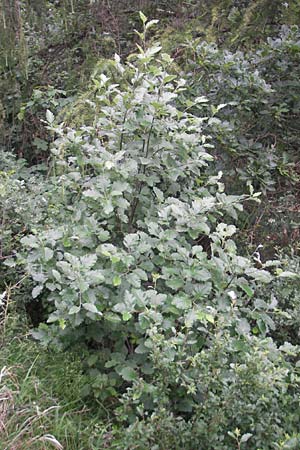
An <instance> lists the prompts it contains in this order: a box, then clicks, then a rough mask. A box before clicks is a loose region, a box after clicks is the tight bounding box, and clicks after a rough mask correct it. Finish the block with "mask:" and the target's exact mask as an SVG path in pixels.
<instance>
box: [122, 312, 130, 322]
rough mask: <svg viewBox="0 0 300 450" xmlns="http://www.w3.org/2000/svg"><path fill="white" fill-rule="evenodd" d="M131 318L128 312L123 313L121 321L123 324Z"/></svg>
mask: <svg viewBox="0 0 300 450" xmlns="http://www.w3.org/2000/svg"><path fill="white" fill-rule="evenodd" d="M131 317H132V314H131V313H130V312H128V311H125V312H124V313H123V314H122V319H123V320H124V322H127V321H128V320H130V319H131Z"/></svg>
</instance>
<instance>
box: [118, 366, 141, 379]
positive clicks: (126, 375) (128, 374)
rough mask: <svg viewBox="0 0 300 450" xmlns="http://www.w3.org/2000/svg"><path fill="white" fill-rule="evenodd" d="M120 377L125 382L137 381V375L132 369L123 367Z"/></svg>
mask: <svg viewBox="0 0 300 450" xmlns="http://www.w3.org/2000/svg"><path fill="white" fill-rule="evenodd" d="M120 375H121V377H122V378H123V380H125V381H134V380H136V379H137V373H136V371H135V370H134V369H133V368H132V367H124V368H123V369H122V370H121V372H120Z"/></svg>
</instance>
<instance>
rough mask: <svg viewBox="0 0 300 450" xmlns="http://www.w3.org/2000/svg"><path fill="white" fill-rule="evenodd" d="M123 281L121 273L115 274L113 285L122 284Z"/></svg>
mask: <svg viewBox="0 0 300 450" xmlns="http://www.w3.org/2000/svg"><path fill="white" fill-rule="evenodd" d="M121 283H122V279H121V277H120V276H119V275H115V276H114V277H113V285H114V286H120V284H121Z"/></svg>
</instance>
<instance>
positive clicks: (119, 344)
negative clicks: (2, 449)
mask: <svg viewBox="0 0 300 450" xmlns="http://www.w3.org/2000/svg"><path fill="white" fill-rule="evenodd" d="M45 3H47V4H48V2H45ZM89 3H90V4H89V8H93V7H94V4H96V3H97V2H89ZM146 3H147V2H146ZM157 3H159V2H157ZM161 3H163V2H161ZM173 3H174V5H173ZM173 3H172V6H169V7H170V9H171V10H172V8H173V7H174V8H175V9H174V10H176V8H179V6H178V4H177V3H178V2H173ZM192 3H193V5H192V4H191V5H190V9H189V8H188V7H186V8H187V10H188V11H192V12H191V14H192V15H193V17H194V18H195V17H196V16H195V9H194V8H195V5H196V4H197V2H192ZM204 3H205V2H204ZM225 3H226V2H224V5H225ZM236 3H237V4H236V5H235V6H234V5H231V9H230V11H231V12H230V14H231V16H230V17H229V19H228V20H229V21H231V22H232V23H235V24H237V23H240V26H241V24H242V23H244V22H245V21H246V22H247V20H250V19H249V17H252V18H253V17H254V13H255V11H256V7H257V5H256V6H255V7H252V8H251V7H249V5H248V3H247V2H246V3H247V5H244V6H241V5H240V3H243V2H236ZM244 3H245V2H244ZM258 3H266V5H265V7H266V10H265V9H264V13H265V12H266V11H268V8H267V6H268V2H267V1H266V2H258ZM76 4H77V6H78V8H79V9H78V11H80V14H79V15H78V16H77V17H76V20H75V16H74V17H73V16H72V17H73V18H72V20H74V23H73V22H70V23H71V24H70V27H71V29H73V26H74V28H76V24H77V23H78V22H77V20H79V18H80V17H82V18H83V19H84V23H86V24H89V26H91V23H92V20H93V18H92V16H91V15H90V14H91V10H90V9H89V8H88V12H87V13H85V10H84V8H85V6H86V5H85V2H84V1H82V2H81V3H80V2H78V3H75V1H74V3H72V5H73V6H72V5H71V7H72V8H75V6H76ZM43 5H44V4H43V3H41V5H40V8H41V11H42V9H43V8H44V6H43ZM46 6H47V5H46ZM48 6H49V5H48ZM156 6H157V8H158V9H159V5H156ZM160 6H162V5H160ZM6 7H7V5H6ZM81 7H82V9H80V8H81ZM95 7H96V6H95ZM244 7H245V8H246V10H247V12H248V14H250V16H249V17H248V19H247V18H246V17H243V16H241V12H240V11H242V10H243V9H240V8H244ZM53 8H54V9H53V11H52V12H51V14H53V21H54V22H55V21H56V20H58V18H61V16H59V15H57V16H55V13H56V12H57V10H56V8H59V5H56V6H55V7H53ZM164 8H165V5H163V10H164ZM214 8H215V10H214ZM214 8H212V16H213V17H214V14H216V11H218V8H217V7H216V6H214ZM224 8H225V6H224ZM145 9H147V8H145ZM5 11H6V9H5V8H4V12H5ZM46 11H47V9H46ZM280 11H281V9H276V11H275V13H276V14H279V15H280V14H281V12H280ZM110 12H111V11H110ZM131 13H132V12H131ZM275 13H274V14H275ZM49 14H50V11H49ZM73 14H75V10H74V11H73ZM21 16H22V15H20V17H21ZM221 17H222V16H221ZM281 17H282V15H281ZM139 18H140V20H141V23H142V31H140V32H136V33H135V34H136V35H137V39H138V42H139V43H138V44H137V47H136V48H137V50H136V52H131V53H130V54H129V56H127V58H121V57H120V56H119V55H118V54H115V56H114V57H113V58H112V59H108V58H106V59H102V60H100V62H99V63H98V64H97V65H96V66H95V70H94V71H93V73H92V77H91V81H90V83H89V86H88V88H85V90H84V91H82V92H80V93H78V92H76V91H73V92H70V90H69V88H68V83H61V84H60V86H57V87H55V88H54V87H53V86H50V87H48V88H46V87H45V86H44V87H41V86H38V85H35V86H34V89H33V90H31V89H29V91H31V92H30V94H29V96H28V97H27V98H26V99H25V98H24V100H26V101H24V102H23V103H22V105H21V104H19V107H18V113H17V117H18V120H19V125H18V126H17V128H15V129H11V130H10V131H9V133H12V134H9V136H10V137H9V139H10V140H11V141H10V142H12V141H13V142H15V144H14V145H16V147H15V148H14V150H15V154H13V153H12V152H9V151H8V150H9V149H10V147H9V146H8V147H7V148H6V149H5V151H2V152H1V159H0V169H1V183H0V204H1V209H2V211H3V213H2V218H1V229H2V231H1V249H0V250H1V254H0V257H1V267H2V270H3V275H4V276H3V280H2V281H1V288H2V291H3V294H2V295H1V297H0V301H1V305H2V309H3V313H2V315H1V317H0V320H1V323H2V326H3V329H4V328H5V327H6V322H7V311H8V310H9V311H10V310H11V311H13V314H14V315H15V318H16V317H21V318H22V319H21V324H20V319H18V320H19V325H18V326H19V327H26V325H24V322H25V321H26V320H27V321H29V322H31V325H34V330H33V331H31V335H32V336H33V337H34V338H35V339H36V340H38V341H40V345H41V346H43V347H44V348H45V349H47V352H49V354H50V355H51V357H50V359H49V361H50V360H51V361H53V358H54V359H55V358H58V359H60V361H61V360H62V355H68V359H67V362H66V375H65V376H66V379H67V380H69V379H70V376H71V375H70V373H72V374H73V373H74V379H75V380H76V383H78V395H79V396H80V402H82V404H84V403H86V404H87V403H88V404H89V405H93V406H92V412H93V414H96V412H95V404H98V405H100V408H101V414H102V417H101V421H102V420H103V421H104V419H103V416H104V415H107V414H108V415H109V421H110V422H109V424H107V423H106V425H104V424H103V425H102V427H103V430H104V429H105V432H104V431H103V430H102V432H100V431H99V433H98V432H94V431H93V433H92V437H91V438H90V440H89V443H88V444H86V443H85V444H82V446H80V445H81V444H80V443H79V442H78V441H75V439H74V441H72V442H73V443H72V444H71V443H70V442H71V441H66V442H67V443H66V444H65V445H66V448H72V447H70V445H73V446H74V445H75V446H76V448H77V447H78V448H84V445H89V446H90V447H91V448H100V447H99V446H102V447H103V448H112V449H114V448H115V449H120V448H124V449H128V450H129V449H134V448H135V449H141V450H143V449H148V448H153V449H183V448H184V449H187V450H194V449H196V448H197V449H203V450H204V449H205V450H206V449H207V450H209V449H211V450H226V449H228V450H231V449H232V448H237V449H243V448H249V449H253V450H254V449H255V450H258V449H263V450H268V449H270V450H271V449H288V448H295V449H296V448H298V446H299V439H300V437H299V430H298V424H299V413H300V402H299V398H300V397H299V393H300V390H299V388H300V386H299V382H300V378H299V375H300V374H299V367H300V366H299V331H298V330H299V326H298V325H299V318H298V316H299V298H298V297H299V295H298V286H299V275H298V265H299V261H298V256H297V248H296V247H295V246H294V249H293V250H292V251H290V253H288V252H286V251H285V253H284V251H283V250H282V249H281V250H279V249H277V254H276V250H274V248H272V251H271V252H269V254H270V255H271V256H272V259H268V258H266V254H267V253H266V254H264V253H263V246H262V245H261V242H262V241H263V240H264V239H267V237H266V236H267V233H268V236H270V234H271V232H270V229H267V230H266V231H265V233H264V232H262V231H261V232H260V234H258V232H257V230H256V229H254V228H255V227H253V222H255V225H257V223H258V222H259V224H260V223H261V222H263V225H264V226H265V227H269V228H270V225H273V223H274V222H275V224H274V225H273V226H274V227H275V229H276V233H278V234H279V233H280V227H281V224H280V223H277V222H276V220H275V219H274V217H275V218H276V219H277V217H278V216H280V214H282V213H283V214H284V215H285V216H286V211H289V213H291V215H292V213H294V212H297V208H296V210H293V209H291V210H290V209H288V208H289V203H288V204H287V207H286V209H283V210H282V211H281V210H280V208H281V203H280V199H279V198H278V193H279V190H280V189H281V190H283V191H284V192H285V193H286V194H288V195H289V196H290V198H291V199H292V200H291V201H292V202H293V201H294V202H296V201H297V189H298V172H297V171H298V161H297V148H298V144H299V134H298V122H299V111H298V108H299V67H300V66H299V55H300V45H299V42H300V36H299V30H298V28H297V27H295V26H293V27H287V26H284V27H283V28H281V30H278V29H276V32H278V35H277V37H274V36H273V37H272V38H271V37H270V38H268V39H267V40H266V41H265V42H262V43H260V44H259V46H257V47H256V48H253V49H249V48H248V49H246V43H245V40H242V41H243V43H244V44H245V48H243V49H241V50H236V49H234V48H233V47H231V49H230V50H229V49H226V48H222V47H221V46H218V45H217V44H214V43H211V42H207V41H204V40H203V37H199V38H198V39H196V40H195V41H194V42H193V43H191V42H189V43H188V44H186V43H185V44H183V43H182V46H181V47H180V51H179V53H178V52H176V53H175V54H173V57H171V56H170V55H169V54H168V53H166V52H165V50H164V48H162V46H161V44H159V43H158V42H156V41H155V39H152V40H150V37H151V36H152V37H153V35H154V34H155V32H156V31H155V30H156V29H157V27H156V24H157V22H158V21H157V20H150V21H148V19H147V17H146V16H145V15H144V14H143V13H139ZM65 19H66V18H64V19H63V20H64V21H63V22H62V23H64V24H66V23H67V22H66V21H65ZM164 19H165V17H164ZM134 20H135V21H136V20H137V17H136V16H135V18H134ZM54 22H53V23H54ZM55 23H56V22H55ZM213 24H216V21H215V22H213ZM36 26H37V25H36ZM139 28H140V26H139ZM32 29H34V30H35V28H34V27H33V28H32ZM32 29H31V30H32ZM50 30H51V27H50ZM273 31H274V30H273ZM66 32H67V31H66ZM228 33H229V36H230V39H231V41H232V43H233V44H234V43H235V42H236V39H235V38H234V35H233V34H232V33H233V31H230V32H229V31H228ZM49 36H50V37H49ZM49 36H48V37H47V36H43V35H42V39H46V40H47V39H50V41H49V42H50V44H51V35H49ZM243 36H244V35H243ZM207 37H209V36H207ZM165 38H166V37H165V34H164V36H163V39H165ZM210 38H211V36H210ZM12 39H13V38H12ZM18 39H19V41H18V42H19V43H20V38H18ZM17 47H18V46H17V45H16V43H15V44H14V45H13V46H12V49H13V50H12V51H16V49H17V50H18V48H17ZM130 47H131V44H128V46H127V47H126V48H127V50H126V53H127V51H128V49H129V48H130ZM117 50H118V49H117ZM119 50H120V48H119ZM104 56H105V53H104ZM14 58H15V59H14ZM12 61H17V62H18V63H19V61H20V59H18V57H17V53H15V54H14V56H12ZM10 64H12V65H13V64H14V63H13V62H11V63H10ZM11 67H12V66H11ZM53 73H55V72H53ZM66 74H67V72H66ZM26 76H27V75H26ZM66 79H67V76H66ZM24 92H25V91H24ZM71 94H72V95H71ZM18 101H19V100H18ZM6 119H8V121H7V122H6V125H7V124H8V122H9V120H10V119H9V118H8V117H7V118H6ZM19 126H21V128H22V127H23V128H22V130H23V134H22V136H24V135H25V139H26V145H25V144H24V145H25V146H24V147H22V150H21V151H20V147H18V144H17V142H18V140H19V136H18V133H19V131H20V128H19ZM15 132H16V136H15V137H13V133H15ZM27 137H28V139H27ZM24 142H25V141H24ZM25 148H26V150H24V149H25ZM16 156H18V158H17V157H16ZM20 156H26V158H27V160H26V158H25V159H22V158H20ZM28 163H29V164H28ZM264 203H265V204H266V205H267V203H269V204H271V205H272V207H273V208H274V205H276V208H277V209H276V211H275V212H274V211H271V212H270V211H269V209H270V207H269V206H268V207H267V206H266V207H264V209H265V211H264V212H263V214H262V213H261V209H262V207H263V206H262V204H264ZM267 209H268V210H267ZM262 216H265V217H264V219H263V220H262ZM258 217H259V219H258ZM296 225H297V224H293V223H292V226H294V229H296V228H295V227H296ZM244 230H246V232H247V233H248V234H251V241H250V242H249V240H248V239H245V238H244V236H243V232H244ZM288 232H291V230H290V229H289V230H288V231H286V233H288ZM264 236H265V237H264ZM295 236H296V235H295ZM243 239H244V240H243ZM270 240H271V237H270ZM274 240H276V242H278V243H280V242H279V239H276V238H275V239H274ZM289 242H292V241H291V240H290V241H289ZM263 244H264V245H265V242H263ZM284 244H286V242H284ZM11 299H13V300H14V304H13V305H11V303H10V302H11ZM25 318H27V319H25ZM24 319H25V320H24ZM16 320H17V319H16ZM14 327H15V325H14ZM14 327H13V328H12V329H10V331H9V333H14V332H16V328H14ZM8 328H9V327H8ZM6 333H7V332H6ZM9 336H10V338H11V334H10V335H9ZM4 339H6V338H4ZM26 345H28V344H27V342H26ZM9 348H12V352H16V354H18V352H19V350H18V348H19V347H18V345H15V344H13V345H11V346H9ZM36 348H37V347H34V349H36ZM27 351H28V350H27ZM53 352H54V353H53ZM74 353H75V354H76V356H75V357H73V355H74ZM18 358H19V356H18ZM80 359H81V360H82V363H81V362H80ZM68 361H69V362H68ZM74 361H75V362H74ZM51 364H52V363H51ZM60 364H61V362H60ZM60 364H57V371H58V372H59V370H61V366H60ZM67 366H68V367H67ZM67 368H68V370H67ZM28 370H29V373H30V372H31V369H28ZM70 371H71V372H70ZM41 372H42V373H43V370H42V369H41ZM58 372H57V373H58ZM53 373H56V372H55V371H54V372H53ZM3 374H4V375H3V376H4V378H5V377H7V378H8V379H9V380H10V381H9V383H8V384H9V386H11V385H12V382H13V381H12V380H13V379H12V378H10V372H7V371H4V372H3ZM28 376H29V375H28ZM41 376H44V375H41ZM58 376H60V375H58ZM1 381H2V378H1V377H0V382H1ZM1 389H2V387H1ZM3 389H4V390H3V392H11V389H12V388H11V387H7V386H6V385H4V387H3ZM5 389H7V390H5ZM58 390H59V389H58ZM1 392H2V391H0V400H1V398H2V397H1ZM68 392H70V397H71V398H72V399H73V398H74V393H73V392H72V393H71V390H70V389H69V390H68ZM9 395H11V394H9ZM57 395H59V396H62V395H63V394H62V392H61V391H60V390H59V392H58V394H57ZM10 398H13V396H11V397H10ZM70 401H73V400H70ZM8 410H9V407H8V408H7V409H5V418H6V417H7V418H9V419H7V420H8V427H7V428H8V429H11V428H12V427H13V425H12V424H14V421H13V420H12V419H11V417H10V415H9V413H7V411H8ZM98 413H99V412H98ZM58 430H59V431H58V432H59V433H60V432H61V430H60V429H59V427H58ZM1 432H2V431H1V427H0V435H1ZM97 433H98V434H97ZM20 436H21V435H20ZM20 436H19V435H15V436H14V437H13V441H11V442H13V443H14V442H19V437H20ZM22 436H23V435H22ZM24 436H25V434H24ZM45 436H48V438H44V437H43V439H42V438H40V439H39V438H32V440H30V439H31V438H30V439H29V438H28V439H29V440H27V441H26V442H27V443H26V445H29V443H34V445H37V448H39V447H38V445H39V443H41V442H43V443H44V442H50V444H51V445H54V446H56V447H57V448H61V447H59V446H60V445H61V444H60V443H59V442H58V441H57V440H56V438H54V437H53V436H52V435H45ZM49 436H50V438H49ZM51 436H52V437H51ZM52 438H53V439H52ZM96 438H97V439H96ZM47 439H48V440H47ZM96 440H97V443H96ZM92 441H93V442H92ZM5 442H7V437H6V441H5ZM20 442H21V440H20ZM50 444H49V445H50ZM5 445H10V444H9V443H5ZM20 445H22V444H20ZM41 445H44V444H41ZM94 445H95V447H94ZM20 448H22V447H20ZM74 448H75V447H74Z"/></svg>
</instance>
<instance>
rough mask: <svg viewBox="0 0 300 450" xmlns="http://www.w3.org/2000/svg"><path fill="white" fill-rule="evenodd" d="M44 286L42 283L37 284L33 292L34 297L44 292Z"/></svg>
mask: <svg viewBox="0 0 300 450" xmlns="http://www.w3.org/2000/svg"><path fill="white" fill-rule="evenodd" d="M43 288H44V286H43V285H42V284H39V285H37V286H35V287H34V288H33V289H32V292H31V295H32V298H37V297H38V296H39V295H40V293H41V292H42V290H43Z"/></svg>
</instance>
